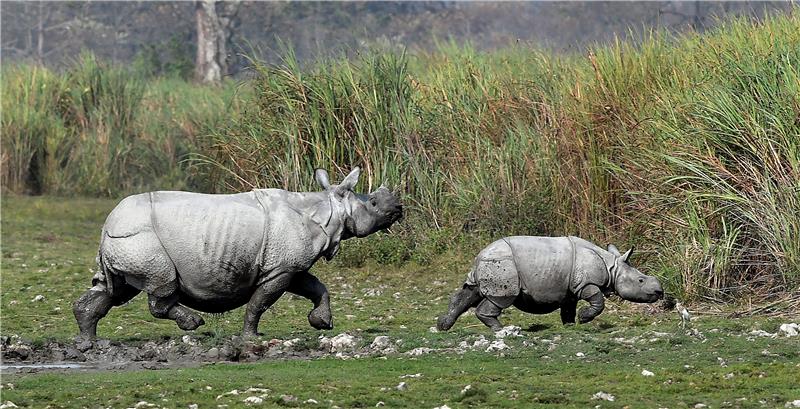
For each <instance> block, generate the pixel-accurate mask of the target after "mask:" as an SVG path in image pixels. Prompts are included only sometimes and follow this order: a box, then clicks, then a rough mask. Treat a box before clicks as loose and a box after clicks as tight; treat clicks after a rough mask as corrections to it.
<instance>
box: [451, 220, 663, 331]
mask: <svg viewBox="0 0 800 409" xmlns="http://www.w3.org/2000/svg"><path fill="white" fill-rule="evenodd" d="M632 252H633V249H631V250H628V252H626V253H625V254H620V253H619V250H617V248H616V247H614V246H613V245H609V246H608V250H604V249H602V248H600V247H598V246H596V245H594V244H592V243H590V242H589V241H586V240H584V239H581V238H578V237H533V236H512V237H506V238H503V239H500V240H497V241H495V242H494V243H492V244H490V245H488V246H487V247H486V248H484V249H483V250H482V251H481V252H480V253H479V254H478V257H476V258H475V262H474V264H473V266H472V270H470V272H469V274H468V275H467V281H466V283H464V286H463V287H462V288H461V289H460V290H458V291H457V292H456V293H455V294H453V296H452V298H451V299H450V307H449V311H448V312H447V314H446V315H443V316H441V317H439V321H438V323H437V327H438V328H439V330H442V331H446V330H448V329H450V328H451V327H452V326H453V324H455V322H456V320H457V319H458V317H459V316H460V315H461V314H463V313H464V312H465V311H466V310H468V309H469V308H470V307H476V310H475V315H477V316H478V319H480V320H481V322H483V323H484V324H486V325H487V326H488V327H489V328H491V329H492V330H494V331H497V330H499V329H501V328H502V325H501V324H500V321H498V319H497V317H498V316H500V313H501V312H502V311H503V309H505V308H508V307H509V306H511V305H513V306H515V307H517V308H519V309H520V310H522V311H525V312H529V313H532V314H547V313H550V312H553V311H555V310H557V309H559V308H560V309H561V322H563V323H564V324H573V323H575V309H576V306H577V304H578V300H586V301H588V302H589V306H588V307H584V308H582V309H581V311H580V314H579V317H578V318H579V320H580V322H581V324H583V323H587V322H589V321H591V320H593V319H594V318H595V317H597V316H598V315H600V313H601V312H602V311H603V308H604V296H607V295H611V294H612V293H616V294H618V295H619V296H620V297H622V298H623V299H625V300H628V301H633V302H641V303H652V302H655V301H657V300H659V299H660V298H662V297H663V295H664V292H663V290H662V289H661V284H660V283H659V282H658V279H656V278H655V277H651V276H647V275H644V274H642V273H641V272H639V270H637V269H635V268H633V267H631V266H630V265H629V264H628V259H629V258H630V256H631V253H632Z"/></svg>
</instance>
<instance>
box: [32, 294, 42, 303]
mask: <svg viewBox="0 0 800 409" xmlns="http://www.w3.org/2000/svg"><path fill="white" fill-rule="evenodd" d="M39 301H44V296H43V295H41V294H38V295H37V296H36V297H33V299H32V300H31V302H39Z"/></svg>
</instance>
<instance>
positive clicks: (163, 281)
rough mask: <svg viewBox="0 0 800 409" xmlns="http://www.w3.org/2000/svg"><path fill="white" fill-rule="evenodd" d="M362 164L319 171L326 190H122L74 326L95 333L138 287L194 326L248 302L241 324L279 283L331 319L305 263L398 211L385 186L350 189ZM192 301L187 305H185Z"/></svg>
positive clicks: (324, 293) (154, 307)
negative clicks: (337, 178) (335, 178)
mask: <svg viewBox="0 0 800 409" xmlns="http://www.w3.org/2000/svg"><path fill="white" fill-rule="evenodd" d="M359 172H360V171H359V169H358V168H355V169H354V170H353V171H352V172H350V174H349V175H347V177H345V179H344V181H343V182H342V183H341V184H339V185H331V184H330V183H329V181H328V174H327V172H325V171H324V170H317V171H316V180H317V182H318V183H319V184H320V186H322V188H323V189H324V190H323V191H322V192H302V193H300V192H288V191H285V190H280V189H255V190H253V191H250V192H247V193H238V194H228V195H212V194H199V193H189V192H166V191H161V192H150V193H142V194H138V195H133V196H129V197H126V198H125V199H123V200H122V201H121V202H120V203H119V204H118V205H117V207H116V208H114V210H113V211H112V212H111V214H109V216H108V218H107V219H106V222H105V225H103V230H102V237H101V238H100V249H99V252H98V257H97V264H98V267H99V268H98V271H97V274H95V276H94V278H93V279H92V285H93V287H92V288H91V289H89V290H88V291H86V292H85V293H84V294H83V295H82V296H81V297H80V298H79V299H78V300H77V301H76V302H75V305H74V313H75V318H76V319H77V321H78V327H79V328H80V335H81V336H83V337H90V338H91V337H94V336H96V333H97V322H98V321H99V320H100V319H101V318H103V317H104V316H105V315H106V314H107V313H108V311H109V310H110V309H111V307H113V306H118V305H122V304H124V303H126V302H128V301H129V300H130V299H131V298H133V297H134V296H136V295H137V294H138V293H139V292H140V291H144V292H146V293H147V296H148V304H149V307H150V312H151V313H152V314H153V316H154V317H156V318H165V319H171V320H174V321H175V322H176V323H177V324H178V326H179V327H180V328H181V329H184V330H193V329H196V328H197V327H199V326H200V325H203V324H204V322H203V319H202V318H201V317H200V316H199V315H198V314H197V313H195V312H194V311H192V310H191V309H190V308H192V309H195V310H199V311H203V312H211V313H218V312H224V311H230V310H232V309H234V308H237V307H240V306H242V305H244V304H247V312H246V314H245V318H244V334H245V335H255V334H256V333H257V329H258V321H259V319H260V318H261V315H262V314H263V313H264V311H265V310H266V309H267V308H269V307H270V306H271V305H272V304H273V303H275V301H277V300H278V298H280V297H281V295H283V293H284V292H286V291H289V292H291V293H294V294H297V295H299V296H302V297H305V298H308V299H309V300H311V301H312V302H313V303H314V309H313V310H312V311H311V312H310V313H309V314H308V321H309V323H310V324H311V326H313V327H314V328H317V329H330V328H332V317H331V310H330V301H329V295H328V290H327V289H326V288H325V285H324V284H322V283H321V282H320V281H319V280H318V279H317V278H316V277H315V276H313V275H312V274H311V273H309V272H308V270H309V268H311V266H312V265H313V264H314V262H316V261H317V259H319V258H320V257H323V256H324V257H325V258H326V259H328V260H330V259H331V258H332V257H333V256H334V255H335V254H336V252H337V251H338V249H339V242H340V241H341V240H345V239H348V238H351V237H364V236H367V235H369V234H372V233H375V232H377V231H379V230H383V229H386V228H388V227H389V226H391V225H392V223H394V222H395V221H397V220H398V219H399V218H400V217H401V216H402V206H401V205H400V202H399V201H398V199H397V198H396V197H395V196H394V195H393V194H392V193H390V192H389V190H388V189H386V188H385V187H381V188H379V189H378V190H376V191H374V192H372V193H370V194H369V195H363V194H356V193H354V192H353V190H352V189H353V187H354V186H355V185H356V183H357V182H358V176H359ZM187 307H188V308H187Z"/></svg>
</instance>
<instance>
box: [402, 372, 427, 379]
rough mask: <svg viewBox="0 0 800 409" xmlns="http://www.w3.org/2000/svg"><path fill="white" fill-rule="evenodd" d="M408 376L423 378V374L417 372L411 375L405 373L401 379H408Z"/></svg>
mask: <svg viewBox="0 0 800 409" xmlns="http://www.w3.org/2000/svg"><path fill="white" fill-rule="evenodd" d="M407 378H422V374H421V373H415V374H411V375H403V376H401V377H400V379H407Z"/></svg>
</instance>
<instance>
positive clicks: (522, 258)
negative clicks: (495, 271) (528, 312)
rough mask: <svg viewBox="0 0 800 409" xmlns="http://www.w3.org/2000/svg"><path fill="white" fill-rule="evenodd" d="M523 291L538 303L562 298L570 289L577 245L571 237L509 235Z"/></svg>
mask: <svg viewBox="0 0 800 409" xmlns="http://www.w3.org/2000/svg"><path fill="white" fill-rule="evenodd" d="M506 241H508V243H509V245H510V246H511V251H512V252H513V254H514V263H515V265H516V267H517V271H518V273H519V278H520V285H521V286H522V291H523V292H525V293H526V294H528V295H530V296H531V297H532V298H533V300H535V301H536V302H537V303H542V304H548V303H557V302H561V301H562V300H563V298H564V297H565V296H566V294H567V293H568V292H569V286H570V279H571V277H572V271H573V263H574V254H575V248H574V245H573V243H572V242H571V241H570V238H568V237H537V236H511V237H506Z"/></svg>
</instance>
